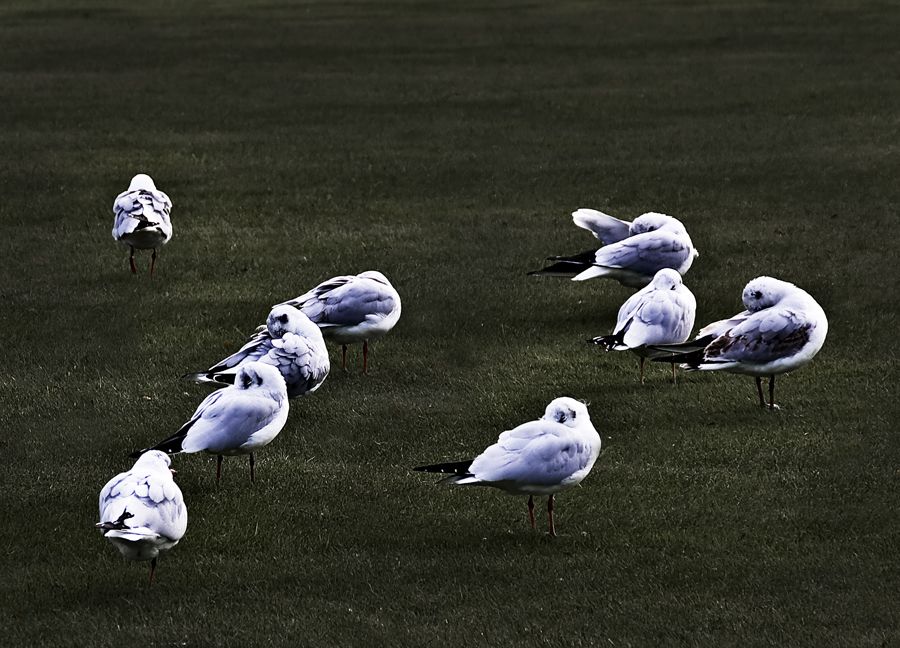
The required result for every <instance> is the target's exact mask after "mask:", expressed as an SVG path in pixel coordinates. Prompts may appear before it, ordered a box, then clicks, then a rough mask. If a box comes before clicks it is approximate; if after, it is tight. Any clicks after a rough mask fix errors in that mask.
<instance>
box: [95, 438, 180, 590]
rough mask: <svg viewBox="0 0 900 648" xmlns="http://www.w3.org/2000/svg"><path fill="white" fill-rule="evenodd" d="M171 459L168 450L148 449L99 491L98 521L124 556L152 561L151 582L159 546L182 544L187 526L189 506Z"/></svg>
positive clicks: (166, 546) (161, 548)
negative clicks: (130, 466) (174, 474)
mask: <svg viewBox="0 0 900 648" xmlns="http://www.w3.org/2000/svg"><path fill="white" fill-rule="evenodd" d="M170 465H171V459H169V457H168V456H167V455H166V454H165V453H163V452H158V451H155V450H151V451H148V452H146V453H143V454H142V455H141V456H140V457H139V458H138V460H137V461H136V462H135V464H134V466H133V467H132V468H131V470H129V471H127V472H123V473H120V474H118V475H116V476H115V477H113V478H112V479H111V480H109V482H107V484H106V485H105V486H104V487H103V490H101V491H100V520H101V521H100V522H99V523H98V524H97V525H96V526H97V527H98V528H99V529H100V532H101V533H102V534H103V536H104V537H105V538H106V539H107V540H109V541H110V542H111V543H112V544H113V546H115V547H116V548H117V549H118V550H119V551H120V552H121V554H122V555H123V556H124V557H125V558H126V559H128V560H139V561H144V560H149V561H151V575H150V579H151V582H152V580H153V572H154V570H155V567H156V562H155V561H156V559H157V557H158V556H159V554H160V552H163V551H167V550H169V549H171V548H172V547H174V546H175V545H176V544H178V541H179V540H181V538H182V536H184V533H185V531H186V530H187V507H186V506H185V504H184V498H183V496H182V494H181V489H180V488H178V485H177V484H176V483H175V481H174V480H173V479H172V472H171V470H170V468H169V466H170Z"/></svg>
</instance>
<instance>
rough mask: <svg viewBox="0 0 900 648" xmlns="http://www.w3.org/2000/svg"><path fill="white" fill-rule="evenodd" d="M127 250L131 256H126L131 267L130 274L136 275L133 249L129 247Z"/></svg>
mask: <svg viewBox="0 0 900 648" xmlns="http://www.w3.org/2000/svg"><path fill="white" fill-rule="evenodd" d="M128 249H129V250H131V254H129V255H128V263H129V265H131V274H137V266H136V265H134V248H133V247H132V246H130V245H129V246H128Z"/></svg>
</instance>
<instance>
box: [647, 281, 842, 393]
mask: <svg viewBox="0 0 900 648" xmlns="http://www.w3.org/2000/svg"><path fill="white" fill-rule="evenodd" d="M741 298H742V300H743V302H744V306H746V308H747V310H745V311H742V312H740V313H738V314H737V315H735V316H734V317H731V318H729V319H726V320H720V321H718V322H713V323H712V324H709V325H707V326H705V327H704V328H702V329H700V332H699V333H698V334H697V338H696V339H694V340H693V341H691V342H685V343H683V344H675V345H660V346H659V347H657V348H659V349H660V350H663V351H667V352H669V353H670V354H671V355H669V356H661V357H658V358H654V361H657V362H660V361H661V362H681V363H682V365H681V366H682V367H683V368H684V369H687V370H688V371H727V372H729V373H737V374H747V375H750V376H754V377H755V378H756V391H757V395H758V396H759V404H760V406H762V407H766V399H765V398H764V397H763V389H762V379H763V378H766V377H768V379H769V403H768V407H769V409H777V407H778V406H777V405H776V404H775V376H777V375H779V374H783V373H787V372H789V371H793V370H794V369H798V368H800V367H802V366H803V365H805V364H807V363H808V362H809V361H810V360H812V359H813V357H814V356H815V355H816V354H817V353H818V352H819V350H820V349H821V348H822V345H823V344H825V336H826V335H827V334H828V318H827V317H826V316H825V311H824V310H822V307H821V306H819V304H818V303H817V302H816V300H815V299H813V298H812V296H811V295H810V294H809V293H808V292H806V291H805V290H802V289H801V288H798V287H797V286H795V285H794V284H792V283H789V282H787V281H781V280H780V279H774V278H772V277H765V276H763V277H757V278H756V279H753V280H751V281H750V282H749V283H748V284H747V285H746V286H745V287H744V291H743V293H742V295H741Z"/></svg>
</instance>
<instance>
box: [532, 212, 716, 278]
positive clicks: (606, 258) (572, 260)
mask: <svg viewBox="0 0 900 648" xmlns="http://www.w3.org/2000/svg"><path fill="white" fill-rule="evenodd" d="M572 220H574V221H575V224H576V225H578V226H579V227H582V228H584V229H587V230H589V231H590V232H592V233H593V234H594V236H595V237H596V238H598V239H599V240H600V241H601V242H602V243H603V246H602V247H601V248H600V249H596V250H588V251H586V252H582V253H580V254H576V255H575V256H569V257H563V256H555V257H548V260H550V261H554V263H553V264H551V265H549V266H547V267H546V268H543V269H541V270H535V271H534V272H530V273H529V274H532V275H538V276H555V277H571V278H572V280H573V281H584V280H585V279H593V278H594V277H600V278H606V279H614V280H616V281H618V282H619V283H621V284H622V285H624V286H628V287H631V288H642V287H644V286H646V285H647V284H648V283H650V281H651V280H652V279H653V276H654V275H655V274H656V273H657V272H659V271H660V270H662V269H663V268H671V269H673V270H677V271H678V273H679V274H681V275H684V274H685V273H686V272H687V271H688V270H689V269H690V267H691V264H692V263H693V262H694V259H695V258H696V257H698V256H699V255H700V253H699V252H698V251H697V250H696V248H694V244H693V243H692V242H691V237H690V236H688V233H687V230H686V229H685V227H684V225H683V224H682V223H681V221H679V220H678V219H677V218H673V217H671V216H666V215H665V214H658V213H656V212H648V213H646V214H643V215H641V216H638V217H637V218H635V219H634V221H633V222H631V223H629V222H627V221H623V220H619V219H618V218H613V217H612V216H609V215H607V214H604V213H602V212H599V211H596V210H594V209H579V210H577V211H574V212H572Z"/></svg>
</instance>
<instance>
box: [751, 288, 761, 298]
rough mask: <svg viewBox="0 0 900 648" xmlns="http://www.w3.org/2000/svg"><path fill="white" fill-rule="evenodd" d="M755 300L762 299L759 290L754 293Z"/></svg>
mask: <svg viewBox="0 0 900 648" xmlns="http://www.w3.org/2000/svg"><path fill="white" fill-rule="evenodd" d="M753 299H762V293H761V292H760V291H758V290H757V291H756V292H755V293H753Z"/></svg>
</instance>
